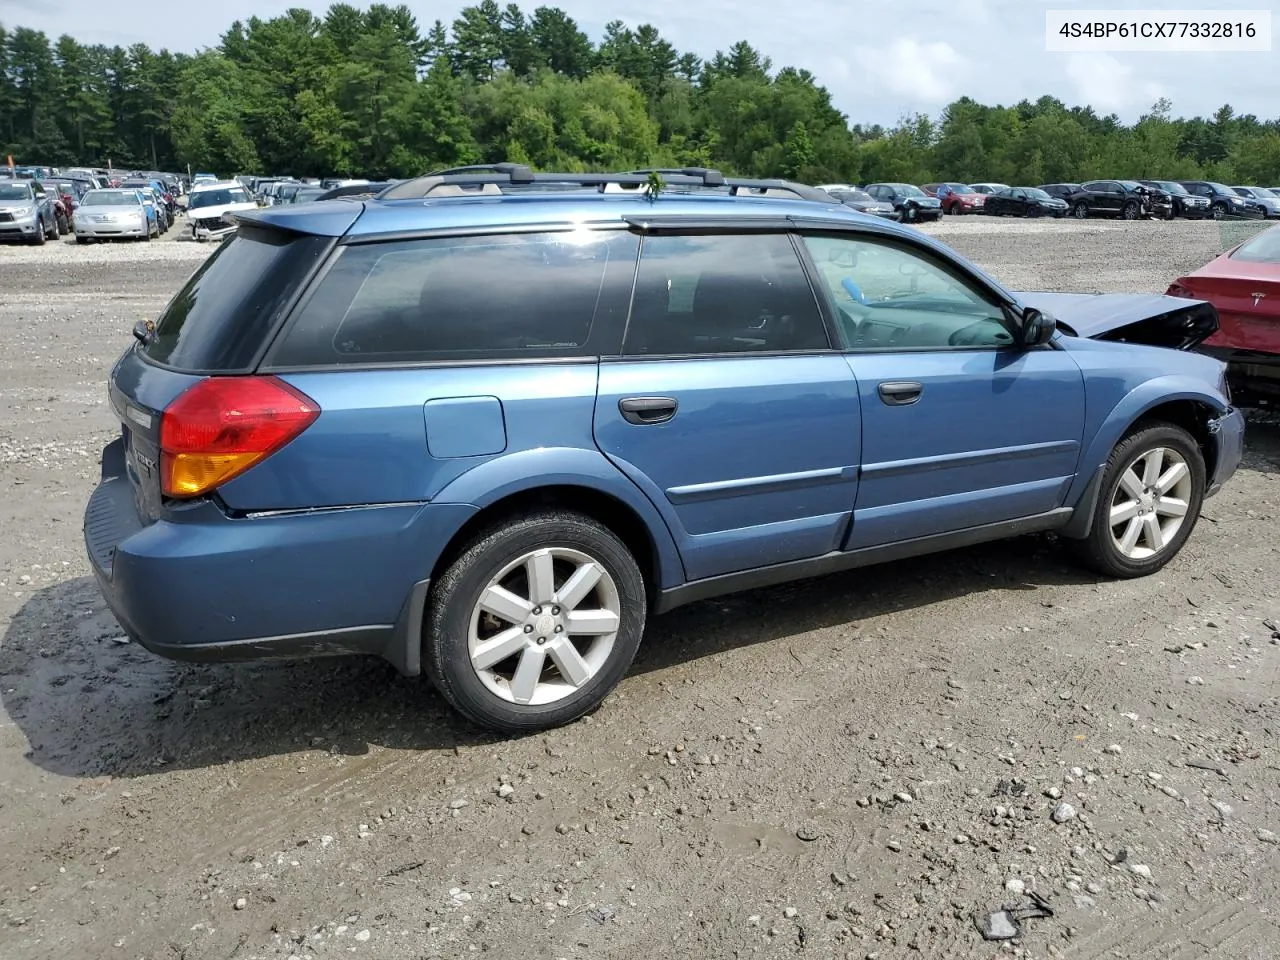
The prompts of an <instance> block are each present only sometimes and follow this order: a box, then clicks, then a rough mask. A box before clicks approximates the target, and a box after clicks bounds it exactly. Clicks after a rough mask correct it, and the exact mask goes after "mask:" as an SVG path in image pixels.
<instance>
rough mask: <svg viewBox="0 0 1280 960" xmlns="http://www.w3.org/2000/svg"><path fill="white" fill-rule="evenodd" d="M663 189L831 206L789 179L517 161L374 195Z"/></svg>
mask: <svg viewBox="0 0 1280 960" xmlns="http://www.w3.org/2000/svg"><path fill="white" fill-rule="evenodd" d="M655 173H656V174H658V175H659V176H661V178H662V183H663V189H664V190H669V191H671V192H673V193H677V192H685V191H697V190H712V191H715V192H719V193H728V194H729V195H731V196H756V197H780V198H788V199H793V200H816V201H818V202H821V203H828V204H829V203H832V202H834V201H833V200H832V199H831V197H830V196H829V195H828V194H826V193H825V192H824V191H821V190H818V189H817V188H815V187H810V186H806V185H805V184H802V183H793V182H791V181H789V180H750V179H739V178H736V177H726V176H725V175H724V174H723V173H721V172H720V171H719V170H711V169H708V168H705V167H681V168H679V169H674V168H673V169H661V170H631V171H626V172H622V173H535V172H534V171H533V170H531V169H530V168H529V167H528V166H526V165H524V164H520V163H496V164H485V165H476V166H472V167H454V168H451V169H448V170H438V171H435V172H433V173H429V174H427V175H426V176H422V177H416V178H414V179H412V180H405V181H402V182H401V183H396V184H393V185H391V186H389V187H387V188H386V189H385V190H383V191H382V192H381V193H379V194H378V195H377V199H379V200H421V199H425V198H427V197H445V196H454V197H456V196H475V195H482V196H483V195H493V194H505V193H514V192H521V191H522V190H533V191H538V192H551V191H560V190H575V189H576V190H585V189H593V190H596V191H598V192H600V193H623V192H627V193H631V192H641V191H643V190H644V189H645V188H647V187H648V186H649V184H650V182H651V178H652V175H653V174H655Z"/></svg>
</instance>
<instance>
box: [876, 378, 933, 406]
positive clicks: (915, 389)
mask: <svg viewBox="0 0 1280 960" xmlns="http://www.w3.org/2000/svg"><path fill="white" fill-rule="evenodd" d="M922 393H924V384H922V383H916V382H915V381H914V380H888V381H886V382H884V383H882V384H880V399H881V400H883V401H884V402H885V403H887V404H888V405H889V406H891V407H905V406H906V405H907V404H909V403H915V402H916V401H917V400H919V399H920V394H922Z"/></svg>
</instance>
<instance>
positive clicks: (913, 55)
mask: <svg viewBox="0 0 1280 960" xmlns="http://www.w3.org/2000/svg"><path fill="white" fill-rule="evenodd" d="M854 59H855V60H856V61H857V63H858V64H859V66H861V67H862V68H863V70H865V71H866V73H867V80H868V81H870V82H871V83H872V84H874V85H877V86H882V87H884V88H886V89H887V90H888V91H889V92H891V93H895V94H897V95H898V96H900V97H904V98H906V99H907V100H909V101H912V102H914V103H919V104H924V105H927V106H930V107H932V106H941V105H943V104H945V103H948V102H949V101H951V100H953V99H955V98H956V97H957V96H959V95H960V94H961V93H963V83H964V80H965V78H966V76H967V75H968V73H969V64H968V61H966V60H965V59H964V57H962V56H960V54H959V53H958V52H957V51H956V49H955V47H953V46H951V44H950V43H948V42H946V41H945V40H929V41H921V40H918V39H916V38H915V37H899V38H898V39H897V40H894V41H893V42H892V43H890V44H889V45H888V46H887V47H880V46H859V47H858V49H857V52H856V53H855V54H854Z"/></svg>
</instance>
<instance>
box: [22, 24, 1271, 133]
mask: <svg viewBox="0 0 1280 960" xmlns="http://www.w3.org/2000/svg"><path fill="white" fill-rule="evenodd" d="M353 2H356V5H358V6H361V7H363V6H367V2H364V0H353ZM389 2H390V3H391V4H392V5H394V3H395V0H389ZM502 2H503V3H504V5H505V0H502ZM542 3H546V4H547V5H548V6H559V7H561V8H562V9H564V10H565V11H566V12H568V13H569V15H570V16H572V17H574V18H575V19H576V20H577V21H578V25H579V26H580V27H581V28H582V29H583V30H585V31H586V32H587V33H588V35H590V36H591V38H592V40H593V41H595V42H599V40H600V37H601V35H602V34H603V32H604V25H605V23H606V22H608V21H609V20H612V19H615V18H616V19H620V20H623V21H624V22H626V23H627V24H628V25H630V26H632V27H635V26H638V25H639V24H640V23H642V22H648V23H652V24H653V25H654V26H655V27H657V28H658V30H659V31H660V32H661V34H662V35H663V37H664V38H666V39H667V40H668V41H670V42H671V43H673V44H674V45H675V46H676V47H677V49H678V50H679V51H680V52H682V53H683V52H693V53H696V54H698V55H699V56H702V57H710V56H711V55H713V54H714V53H715V52H716V51H717V50H725V49H727V48H728V47H729V46H730V45H731V44H733V43H734V42H736V41H738V40H746V41H748V42H749V43H751V44H752V46H754V47H755V48H756V49H758V50H760V51H761V52H762V53H764V54H765V55H766V56H768V57H770V58H771V59H772V61H773V65H774V67H775V68H776V67H781V66H794V67H799V68H805V69H808V70H809V71H810V72H812V73H813V74H814V75H815V77H817V79H818V82H819V83H821V84H822V85H824V86H825V87H826V88H827V89H828V90H830V91H831V95H832V99H833V102H834V103H835V105H836V107H837V108H838V109H839V110H841V111H842V112H844V113H845V114H847V115H848V117H849V122H850V123H861V124H864V125H867V124H874V123H879V124H883V125H885V126H889V125H892V124H894V123H896V122H897V121H898V120H899V119H900V118H901V117H903V116H905V115H907V114H910V113H917V112H918V113H925V114H928V115H930V116H933V117H937V116H938V114H939V113H940V111H941V109H942V108H943V107H944V106H945V105H946V104H947V103H949V102H950V101H952V100H954V99H955V98H957V97H960V96H964V95H967V96H970V97H972V98H974V99H975V100H978V101H979V102H982V103H988V104H995V103H1002V104H1006V105H1008V104H1012V103H1016V102H1017V101H1018V100H1021V99H1023V98H1027V99H1032V100H1034V99H1035V98H1036V97H1038V96H1040V95H1042V94H1049V95H1051V96H1055V97H1058V98H1059V99H1061V100H1063V101H1065V102H1066V103H1067V104H1069V105H1076V104H1089V105H1092V106H1093V107H1094V109H1095V110H1097V111H1098V112H1099V113H1100V114H1107V113H1115V114H1117V115H1119V116H1120V118H1121V119H1122V120H1123V121H1126V122H1131V121H1133V120H1136V119H1137V118H1138V117H1139V116H1140V115H1141V114H1142V113H1144V112H1146V111H1147V110H1148V109H1149V108H1150V107H1151V105H1152V104H1153V103H1154V102H1155V101H1156V100H1157V99H1159V98H1160V97H1167V98H1168V99H1169V100H1171V101H1172V103H1173V114H1174V115H1175V116H1188V117H1189V116H1195V115H1201V116H1208V115H1210V114H1212V113H1213V112H1214V111H1215V110H1217V108H1218V107H1220V106H1221V105H1222V104H1224V103H1230V104H1231V105H1232V106H1233V107H1234V108H1235V111H1236V113H1237V114H1247V113H1252V114H1255V115H1257V116H1258V117H1259V118H1260V119H1264V120H1266V119H1272V118H1275V117H1278V116H1280V38H1277V39H1276V40H1273V46H1272V51H1271V52H1267V53H1234V54H1226V53H1047V52H1045V25H1044V24H1045V21H1044V12H1045V10H1047V9H1055V10H1057V9H1098V8H1103V9H1108V10H1121V9H1135V8H1138V9H1142V8H1147V9H1150V8H1153V7H1156V8H1161V9H1163V10H1165V11H1167V12H1170V13H1171V12H1172V11H1173V10H1175V9H1196V10H1240V9H1242V8H1243V9H1253V10H1270V11H1271V14H1272V19H1273V20H1274V21H1275V23H1274V27H1275V29H1276V30H1277V31H1280V0H1234V2H1233V0H1195V2H1193V3H1186V2H1183V3H1179V4H1177V6H1176V7H1175V6H1174V5H1171V4H1167V3H1162V2H1160V0H1147V2H1146V3H1142V2H1140V0H1139V2H1132V0H1083V2H1082V0H786V2H784V3H779V2H777V0H645V2H644V3H643V4H639V5H635V4H624V3H618V2H613V0H559V2H556V0H525V2H524V3H521V6H522V8H523V9H524V10H525V12H526V13H527V14H528V13H531V12H532V11H533V9H534V8H536V7H537V6H539V5H541V4H542ZM328 5H329V4H328V3H327V2H319V3H315V2H304V0H218V2H217V3H216V4H212V3H211V4H207V5H199V6H198V5H197V4H196V3H195V2H194V0H178V2H177V3H176V4H175V2H174V0H130V2H129V3H127V4H124V5H120V4H113V3H112V4H109V3H102V2H101V0H0V23H2V24H4V25H5V26H6V27H9V28H12V27H14V26H26V27H32V28H34V29H37V30H43V31H45V32H46V33H49V34H50V35H51V36H54V37H56V36H58V35H60V34H62V33H70V34H71V35H72V36H74V37H75V38H76V39H78V40H80V41H82V42H85V43H105V44H109V45H115V44H119V45H122V46H127V45H129V44H131V43H137V42H143V43H146V44H148V45H149V46H151V47H153V48H157V49H158V48H161V47H167V48H168V49H170V50H173V51H184V52H195V51H196V50H198V49H201V48H204V47H211V46H216V45H217V43H218V40H219V37H220V36H221V34H222V33H223V32H224V31H225V30H226V28H227V27H228V26H229V25H230V24H231V23H232V22H233V21H234V20H236V19H245V20H247V19H248V18H249V17H251V16H255V15H256V16H259V17H262V18H268V17H271V16H274V15H276V14H279V13H282V12H284V10H286V9H287V8H289V7H298V6H301V7H306V8H308V9H311V10H314V11H315V12H316V13H318V14H323V12H324V10H325V9H327V7H328ZM464 5H466V4H465V3H464V2H463V0H452V2H441V0H407V6H408V7H409V8H410V9H411V10H412V11H413V13H414V14H415V16H416V17H417V18H418V23H419V24H420V25H421V27H422V28H423V32H424V33H425V31H426V29H427V28H428V27H429V26H430V25H431V24H432V23H433V22H434V21H435V20H437V19H440V20H443V21H444V22H445V23H446V24H449V23H451V22H452V21H453V19H454V18H455V17H456V16H457V13H458V10H459V9H460V8H461V7H462V6H464ZM184 8H185V9H184ZM635 9H641V10H643V11H644V13H643V16H639V15H634V14H632V13H631V12H630V11H632V10H635ZM215 11H216V12H215Z"/></svg>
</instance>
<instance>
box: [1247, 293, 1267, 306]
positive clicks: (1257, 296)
mask: <svg viewBox="0 0 1280 960" xmlns="http://www.w3.org/2000/svg"><path fill="white" fill-rule="evenodd" d="M1249 296H1251V297H1253V305H1254V306H1255V307H1256V306H1257V305H1258V301H1260V300H1261V299H1262V298H1263V297H1265V296H1266V294H1265V293H1251V294H1249Z"/></svg>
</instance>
